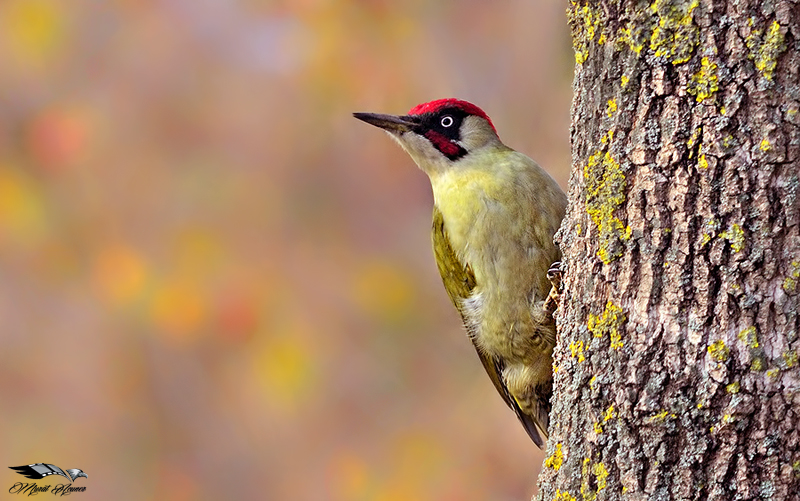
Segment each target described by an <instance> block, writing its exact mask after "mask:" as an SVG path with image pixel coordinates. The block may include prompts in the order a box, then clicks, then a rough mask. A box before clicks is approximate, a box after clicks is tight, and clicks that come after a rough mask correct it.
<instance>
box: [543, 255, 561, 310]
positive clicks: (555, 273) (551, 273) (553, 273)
mask: <svg viewBox="0 0 800 501" xmlns="http://www.w3.org/2000/svg"><path fill="white" fill-rule="evenodd" d="M547 279H548V280H549V281H550V283H551V284H552V287H551V288H550V294H548V295H547V299H545V301H544V309H545V310H546V311H547V312H548V313H550V314H551V315H552V314H553V312H555V311H556V310H557V309H558V306H559V305H560V304H561V290H562V284H561V261H556V262H555V263H553V264H551V265H550V269H549V270H547Z"/></svg>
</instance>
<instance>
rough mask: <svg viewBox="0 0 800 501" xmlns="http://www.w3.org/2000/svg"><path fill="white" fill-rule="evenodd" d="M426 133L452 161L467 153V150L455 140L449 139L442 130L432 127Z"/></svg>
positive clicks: (434, 144) (432, 142) (435, 145)
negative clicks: (438, 130)
mask: <svg viewBox="0 0 800 501" xmlns="http://www.w3.org/2000/svg"><path fill="white" fill-rule="evenodd" d="M424 135H425V137H426V138H427V139H428V141H430V142H431V144H432V145H433V146H434V147H435V148H436V149H437V150H439V151H440V152H441V153H442V155H444V156H446V157H447V158H449V159H450V160H451V161H453V160H458V159H459V158H461V157H463V156H464V155H466V154H467V150H465V149H464V148H462V147H461V146H460V145H458V144H457V143H455V142H453V140H451V139H448V138H447V136H445V135H444V134H442V133H440V132H437V131H435V130H432V129H431V130H428V131H426V132H425V134H424Z"/></svg>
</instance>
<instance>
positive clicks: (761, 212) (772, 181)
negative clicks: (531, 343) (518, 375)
mask: <svg viewBox="0 0 800 501" xmlns="http://www.w3.org/2000/svg"><path fill="white" fill-rule="evenodd" d="M568 16H569V19H570V23H571V26H572V30H573V41H574V47H575V54H576V56H575V57H576V69H575V82H574V93H575V96H574V102H573V110H572V124H573V126H572V159H573V174H572V179H571V181H570V192H569V197H570V206H569V209H568V213H567V217H566V219H565V221H564V223H563V225H562V228H561V231H560V233H559V238H560V239H561V246H562V250H563V252H564V263H565V265H566V273H565V276H564V283H565V292H564V297H563V300H562V304H561V308H560V310H559V312H558V316H557V320H558V322H559V326H560V327H559V328H560V331H559V336H560V337H559V342H558V343H559V344H558V346H557V347H556V352H555V354H554V370H555V386H556V387H555V395H554V397H553V410H552V414H551V430H550V432H551V435H550V439H549V440H548V447H547V454H548V458H547V460H546V461H545V468H544V470H543V473H542V475H541V477H540V493H539V494H538V499H541V500H548V501H549V500H552V499H556V500H559V501H566V500H573V499H575V500H581V499H598V500H601V499H658V500H667V499H725V500H727V499H800V363H798V356H799V353H800V338H799V337H798V328H799V327H800V320H799V319H798V312H797V310H798V307H797V306H798V297H800V296H798V293H799V292H800V200H798V196H800V180H799V179H798V176H800V160H798V158H800V112H799V111H798V110H800V3H798V2H797V1H757V0H742V1H729V2H724V1H714V0H710V1H706V0H703V1H698V0H680V1H679V0H672V1H670V0H655V1H653V2H636V1H612V0H606V1H600V2H597V1H589V2H587V1H581V2H577V3H572V4H571V5H570V6H569V8H568Z"/></svg>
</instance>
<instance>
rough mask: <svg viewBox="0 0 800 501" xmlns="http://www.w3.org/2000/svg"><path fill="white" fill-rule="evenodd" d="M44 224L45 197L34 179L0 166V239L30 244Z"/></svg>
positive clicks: (39, 233) (43, 227)
mask: <svg viewBox="0 0 800 501" xmlns="http://www.w3.org/2000/svg"><path fill="white" fill-rule="evenodd" d="M45 227H46V219H45V208H44V199H43V197H42V194H41V192H40V190H39V186H38V185H37V184H36V182H35V181H34V180H32V179H30V178H28V177H27V176H24V175H23V174H22V173H21V172H19V171H17V170H15V169H10V168H3V167H0V241H3V240H6V239H10V240H12V241H15V242H17V243H23V244H25V243H31V242H34V241H37V240H38V239H39V237H41V236H42V233H43V232H44V230H45Z"/></svg>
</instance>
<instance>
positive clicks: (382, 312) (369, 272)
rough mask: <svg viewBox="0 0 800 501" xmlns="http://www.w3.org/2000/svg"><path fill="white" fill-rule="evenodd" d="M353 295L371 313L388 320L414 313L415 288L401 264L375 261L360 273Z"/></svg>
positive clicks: (400, 318) (394, 320)
mask: <svg viewBox="0 0 800 501" xmlns="http://www.w3.org/2000/svg"><path fill="white" fill-rule="evenodd" d="M353 294H354V296H355V299H356V301H357V302H358V304H359V305H360V306H361V307H362V308H363V309H364V310H366V311H367V312H368V313H370V314H373V315H375V316H377V317H379V318H380V319H381V320H384V321H389V322H397V321H399V320H402V319H403V318H404V317H405V316H407V315H409V314H410V313H411V310H412V301H413V298H414V289H413V286H412V284H411V282H410V280H409V279H408V276H407V275H406V274H405V273H403V272H402V271H401V270H400V268H399V267H398V266H396V265H394V264H392V263H390V262H385V261H373V262H370V263H367V264H365V265H364V266H363V267H362V269H361V270H360V271H359V272H358V273H357V274H356V279H355V284H354V290H353Z"/></svg>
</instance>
